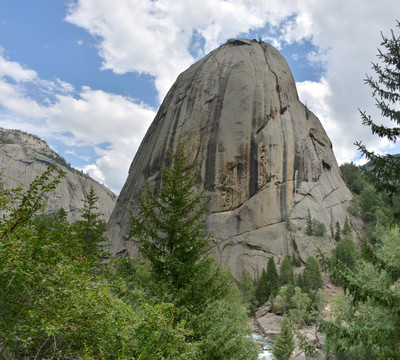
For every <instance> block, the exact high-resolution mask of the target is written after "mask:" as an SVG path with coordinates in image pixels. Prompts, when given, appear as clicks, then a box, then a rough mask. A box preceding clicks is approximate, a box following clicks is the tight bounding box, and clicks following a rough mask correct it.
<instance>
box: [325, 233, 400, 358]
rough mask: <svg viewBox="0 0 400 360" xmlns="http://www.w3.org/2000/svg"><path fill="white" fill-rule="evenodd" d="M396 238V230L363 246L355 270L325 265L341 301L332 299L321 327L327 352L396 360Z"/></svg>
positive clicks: (399, 321) (399, 246)
mask: <svg viewBox="0 0 400 360" xmlns="http://www.w3.org/2000/svg"><path fill="white" fill-rule="evenodd" d="M399 235H400V234H399V230H398V228H394V229H392V230H388V231H387V232H386V233H385V234H384V235H383V236H382V237H381V244H380V245H378V246H376V247H375V248H373V247H372V245H370V244H369V243H367V242H366V241H364V242H363V255H364V257H363V259H360V260H359V261H358V263H357V264H356V265H355V268H354V270H355V271H354V270H351V269H349V268H348V267H346V266H342V264H341V263H340V264H339V266H337V264H336V263H334V264H332V263H331V264H330V265H329V267H330V269H331V271H332V272H333V273H335V275H336V277H337V282H338V283H339V284H341V285H342V286H343V287H344V289H345V296H343V297H339V298H338V299H336V302H337V305H336V306H335V307H334V309H333V312H332V314H331V316H332V317H331V319H330V320H326V321H324V322H322V329H323V330H324V332H325V334H326V336H327V343H326V348H327V350H329V351H332V352H333V353H335V354H339V355H340V354H343V353H351V354H353V355H352V356H353V358H356V359H362V358H364V356H370V357H371V358H373V359H391V358H393V359H398V358H399V357H400V349H399V335H400V334H399V325H400V317H399V315H400V314H399V311H398V309H399V305H400V291H399V289H398V287H397V286H396V285H395V282H396V281H397V279H398V278H399V275H400V265H399V262H398V260H399V258H398V254H399V253H400V241H399V239H400V237H399ZM354 354H358V357H354V356H355V355H354ZM360 354H362V356H361V355H360Z"/></svg>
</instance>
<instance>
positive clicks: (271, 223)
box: [108, 39, 351, 278]
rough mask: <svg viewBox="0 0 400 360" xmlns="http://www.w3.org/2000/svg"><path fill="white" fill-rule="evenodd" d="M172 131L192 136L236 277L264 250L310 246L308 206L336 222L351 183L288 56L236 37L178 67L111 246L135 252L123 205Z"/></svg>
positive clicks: (117, 215)
mask: <svg viewBox="0 0 400 360" xmlns="http://www.w3.org/2000/svg"><path fill="white" fill-rule="evenodd" d="M179 135H183V136H184V137H188V138H189V139H190V140H189V146H188V152H189V153H190V154H191V161H192V165H193V166H196V167H197V168H198V181H197V182H198V187H199V189H200V188H204V189H205V193H206V196H207V197H208V198H209V199H210V211H209V215H208V221H207V226H208V230H209V231H210V233H211V234H212V241H211V244H210V248H211V249H212V251H213V253H214V255H215V257H216V259H217V260H218V261H219V262H220V263H221V264H222V265H223V266H225V267H229V268H231V269H232V272H233V275H234V276H235V277H237V278H238V277H239V276H240V273H241V269H242V268H243V267H245V268H247V269H248V270H249V271H250V272H252V273H253V275H254V276H257V274H259V273H260V272H261V269H262V268H263V267H265V266H266V263H267V259H268V257H270V256H271V255H274V256H277V257H280V258H281V257H283V256H285V255H293V254H295V255H297V256H299V257H300V258H301V259H303V260H305V259H306V257H307V256H308V255H310V254H313V253H314V251H315V240H316V239H314V238H312V237H310V236H307V235H306V234H305V231H304V228H305V224H306V217H307V213H308V210H309V211H310V213H311V216H312V217H313V218H315V219H317V220H318V221H320V222H322V223H324V224H325V226H326V227H327V228H329V226H330V224H335V223H336V222H337V221H338V222H339V223H341V224H343V223H344V221H345V218H346V216H347V209H348V207H349V204H350V200H351V193H350V191H349V190H348V189H347V188H346V186H345V184H344V182H343V180H342V178H341V174H340V171H339V168H338V165H337V162H336V159H335V156H334V153H333V150H332V144H331V142H330V140H329V138H328V136H327V134H326V132H325V131H324V129H323V127H322V125H321V123H320V121H319V120H318V118H317V117H316V116H315V115H314V114H313V113H312V112H311V111H310V110H309V109H307V107H306V106H304V105H303V104H302V103H301V102H300V101H299V98H298V94H297V90H296V86H295V82H294V79H293V77H292V74H291V71H290V69H289V67H288V64H287V62H286V60H285V59H284V58H283V56H282V55H281V54H280V53H279V52H278V51H277V50H276V49H275V48H274V47H272V46H271V45H269V44H267V43H264V42H257V41H255V40H246V39H240V40H234V41H229V42H227V43H226V44H224V45H222V46H220V47H219V48H217V49H216V50H214V51H212V52H211V53H210V54H208V55H207V56H205V57H204V58H203V59H202V60H200V61H198V62H197V63H195V64H194V65H192V66H191V67H190V68H189V69H187V70H186V71H184V72H183V73H182V74H181V75H179V77H178V78H177V80H176V82H175V83H174V85H173V86H172V88H171V89H170V91H169V92H168V94H167V95H166V97H165V99H164V101H163V103H162V105H161V107H160V109H159V111H158V113H157V115H156V117H155V119H154V121H153V123H152V124H151V126H150V127H149V129H148V131H147V133H146V135H145V137H144V139H143V141H142V144H141V146H140V148H139V150H138V152H137V154H136V156H135V158H134V160H133V162H132V164H131V167H130V171H129V175H128V178H127V180H126V183H125V185H124V187H123V189H122V191H121V194H120V196H119V198H118V201H117V204H116V206H115V208H114V211H113V213H112V215H111V218H110V221H109V224H108V236H109V237H110V239H111V242H112V251H113V252H114V253H121V252H125V251H128V252H129V254H130V255H132V256H136V255H137V250H136V249H135V247H134V246H133V245H132V243H131V242H130V241H129V228H130V225H129V212H130V209H131V208H132V207H133V204H134V203H135V199H136V198H137V194H138V192H139V191H140V190H141V188H142V186H143V185H144V183H145V182H146V181H148V180H150V181H151V182H154V183H155V184H156V186H158V185H159V184H160V178H161V174H160V172H161V169H162V167H163V166H164V165H165V164H166V160H167V158H168V155H167V154H168V149H169V148H172V150H173V147H174V139H175V138H176V137H177V136H179ZM288 224H290V226H288ZM324 241H325V243H322V244H320V245H322V246H323V247H328V248H329V247H332V246H333V244H330V243H329V240H324Z"/></svg>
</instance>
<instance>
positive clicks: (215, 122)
mask: <svg viewBox="0 0 400 360" xmlns="http://www.w3.org/2000/svg"><path fill="white" fill-rule="evenodd" d="M231 56H232V57H231V59H230V61H229V62H228V61H227V62H226V63H224V64H223V65H221V67H220V72H219V74H218V75H217V77H218V79H219V84H218V85H219V86H218V92H217V95H216V97H215V100H214V101H213V103H212V107H211V111H210V113H211V114H212V116H213V118H212V119H210V136H209V139H208V144H207V157H206V165H205V176H204V177H205V179H204V188H205V189H206V190H208V191H214V185H215V173H216V169H215V166H216V158H217V148H218V138H219V124H220V121H221V114H222V108H223V104H224V97H225V91H226V87H227V85H228V80H229V73H230V70H231V62H232V58H233V56H234V54H233V53H232V55H231ZM226 70H228V71H226Z"/></svg>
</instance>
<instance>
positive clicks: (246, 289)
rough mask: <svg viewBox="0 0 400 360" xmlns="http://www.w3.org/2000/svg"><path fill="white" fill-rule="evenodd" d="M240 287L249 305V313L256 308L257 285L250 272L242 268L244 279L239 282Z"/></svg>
mask: <svg viewBox="0 0 400 360" xmlns="http://www.w3.org/2000/svg"><path fill="white" fill-rule="evenodd" d="M239 289H240V291H241V293H242V296H243V300H244V301H245V303H246V304H247V306H248V309H249V313H250V314H251V313H253V311H254V310H255V308H256V286H255V284H254V281H253V278H252V276H251V275H250V273H249V272H248V271H247V270H246V269H243V270H242V279H241V281H240V283H239Z"/></svg>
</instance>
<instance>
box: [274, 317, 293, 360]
mask: <svg viewBox="0 0 400 360" xmlns="http://www.w3.org/2000/svg"><path fill="white" fill-rule="evenodd" d="M293 350H294V329H293V326H292V324H291V322H290V320H289V319H288V317H287V316H284V318H283V320H282V326H281V331H280V333H279V335H278V337H277V338H276V340H275V342H274V345H273V347H272V353H273V355H274V357H275V358H276V359H278V360H287V359H289V358H290V355H291V354H292V352H293Z"/></svg>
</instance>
